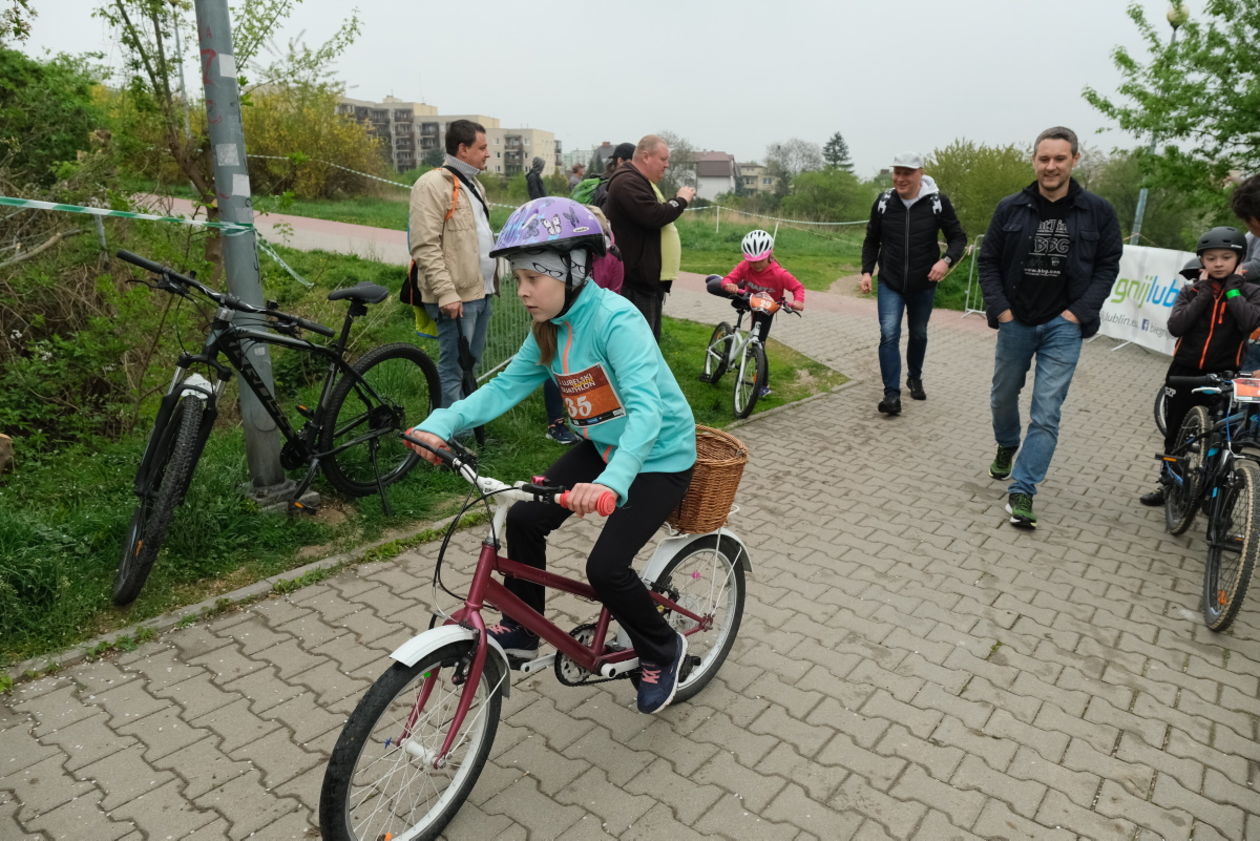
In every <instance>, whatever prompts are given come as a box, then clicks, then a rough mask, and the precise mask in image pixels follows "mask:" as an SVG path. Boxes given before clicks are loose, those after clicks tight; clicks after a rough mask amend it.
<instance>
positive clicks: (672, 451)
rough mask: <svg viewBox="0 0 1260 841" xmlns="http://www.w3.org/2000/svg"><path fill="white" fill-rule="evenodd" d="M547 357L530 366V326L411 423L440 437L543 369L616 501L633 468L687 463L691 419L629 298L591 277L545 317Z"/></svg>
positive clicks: (673, 468) (480, 415)
mask: <svg viewBox="0 0 1260 841" xmlns="http://www.w3.org/2000/svg"><path fill="white" fill-rule="evenodd" d="M552 322H553V323H554V324H555V325H556V326H557V328H558V329H557V331H556V356H555V358H554V359H553V360H552V361H551V365H550V366H548V367H543V366H542V365H540V364H539V361H538V360H539V351H538V343H537V342H536V341H535V340H534V335H533V333H531V334H530V335H529V336H528V337H527V338H526V339H525V343H524V344H522V345H521V349H520V350H519V351H517V353H516V356H515V357H513V359H512V361H511V362H510V363H509V364H508V366H507V368H505V369H504V370H503V372H502V373H500V374H499V375H498V376H497V377H495V378H494V379H493V380H491V381H490V382H489V383H487V384H486V385H484V386H483V387H481V388H479V389H477V390H476V391H474V392H473V393H472V394H470V395H469V396H468V397H465V398H464V399H463V400H460V401H458V402H456V403H454V404H452V405H451V406H450V407H448V408H445V409H438V410H436V411H435V412H433V413H432V414H431V415H429V416H428V417H427V418H425V420H424V422H423V423H421V424H420V425H419V427H418V428H419V429H421V430H423V431H425V432H430V433H432V434H434V435H436V436H438V437H439V438H441V439H443V440H450V438H451V436H452V435H454V434H455V433H456V432H459V431H460V430H464V429H471V428H473V427H476V426H481V425H482V424H484V423H487V422H488V421H491V420H493V419H494V418H497V417H498V416H499V415H501V414H503V413H504V412H506V411H507V410H508V409H510V408H512V407H513V406H515V405H516V404H517V403H520V402H521V401H522V400H524V399H525V398H526V397H528V396H529V395H530V394H531V393H532V392H533V391H534V389H536V388H538V386H540V385H541V384H542V383H543V381H544V380H546V379H547V377H548V376H550V377H551V378H552V379H553V380H555V382H556V385H557V386H559V387H560V393H561V395H563V397H564V402H565V407H566V409H567V411H568V413H569V420H570V423H571V425H572V426H573V428H574V429H575V430H576V431H577V433H578V434H579V435H581V436H582V437H583V438H587V439H589V440H590V441H592V442H593V443H594V444H595V445H596V448H597V449H598V450H599V453H600V455H601V456H603V459H604V462H605V464H606V465H607V466H606V467H605V469H604V471H603V472H602V473H600V475H599V476H597V477H596V478H595V479H593V480H592V481H593V482H595V483H596V484H600V485H604V486H606V487H608V488H611V489H612V490H613V491H615V492H616V493H617V497H618V503H619V504H624V503H625V502H626V501H627V498H628V496H629V492H630V483H631V482H633V481H634V479H635V477H636V476H638V475H639V474H640V473H643V472H649V473H677V472H679V471H682V470H686V469H688V468H690V467H692V466H693V465H694V464H695V463H696V421H695V418H694V417H693V416H692V414H691V406H690V405H688V403H687V399H686V398H685V397H684V396H683V393H682V389H680V388H679V387H678V381H677V380H675V379H674V374H673V372H672V371H670V369H669V366H668V365H667V364H666V363H665V357H663V356H662V355H661V351H660V348H659V347H658V346H657V344H656V340H655V339H653V338H652V329H651V328H650V327H649V326H648V323H647V321H645V320H644V319H643V316H642V315H641V314H640V313H639V311H638V309H636V308H635V306H634V305H633V304H631V303H630V302H629V301H628V300H626V299H625V298H623V297H621V296H620V295H618V294H616V293H614V292H609V291H608V290H607V289H601V288H600V287H598V286H596V285H595V284H594V283H587V284H585V285H584V286H583V287H582V291H581V292H580V293H579V294H578V296H577V299H576V300H575V301H574V302H573V306H572V307H570V308H569V311H568V312H566V313H565V314H564V315H562V316H560V317H558V318H555V319H552Z"/></svg>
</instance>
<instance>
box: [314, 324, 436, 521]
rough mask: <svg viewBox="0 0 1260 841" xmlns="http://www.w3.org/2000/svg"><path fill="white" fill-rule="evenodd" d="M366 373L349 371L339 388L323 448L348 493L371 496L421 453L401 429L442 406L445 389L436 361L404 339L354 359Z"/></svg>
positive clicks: (328, 467) (328, 470) (335, 479)
mask: <svg viewBox="0 0 1260 841" xmlns="http://www.w3.org/2000/svg"><path fill="white" fill-rule="evenodd" d="M354 370H355V371H356V372H358V374H359V376H360V377H362V378H363V382H359V381H358V380H356V379H355V378H354V377H352V376H350V375H349V374H347V375H346V376H344V377H342V378H341V379H340V380H339V381H338V382H337V385H336V386H335V387H334V388H333V391H332V395H331V396H330V397H329V399H328V409H327V411H326V412H325V414H324V427H323V429H322V430H321V431H320V437H319V447H320V450H321V451H322V452H323V453H324V454H325V455H324V458H323V460H322V462H321V465H322V467H323V469H324V475H325V476H327V477H328V481H329V482H330V483H332V486H333V487H334V488H336V489H337V490H339V491H341V492H342V493H343V494H345V495H346V496H368V495H369V494H374V493H376V491H377V477H380V485H381V487H383V486H385V485H388V484H390V483H391V482H396V481H398V480H399V479H401V478H402V477H403V476H405V475H407V471H409V470H411V468H412V467H414V466H415V465H416V462H417V461H419V459H420V457H419V456H418V455H416V454H415V453H413V452H412V451H411V450H409V449H408V448H407V447H406V446H404V444H403V441H402V437H401V433H402V432H403V430H405V429H408V428H409V427H410V425H412V424H417V423H419V422H420V421H422V420H424V419H425V417H427V416H428V414H429V412H431V411H433V409H434V408H435V407H436V400H437V395H439V394H440V393H441V386H440V385H439V383H438V374H437V368H436V367H435V366H434V364H433V360H431V359H429V357H428V355H427V354H426V353H425V352H424V351H422V350H420V348H418V347H416V346H415V345H409V344H404V343H402V342H399V343H396V344H391V345H382V346H380V347H378V348H373V349H372V350H370V351H368V352H367V353H365V354H364V355H363V357H362V358H361V359H359V361H357V362H355V363H354Z"/></svg>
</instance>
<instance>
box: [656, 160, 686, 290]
mask: <svg viewBox="0 0 1260 841" xmlns="http://www.w3.org/2000/svg"><path fill="white" fill-rule="evenodd" d="M648 183H649V184H652V182H651V181H649V182H648ZM652 192H653V193H656V200H657V201H659V202H660V203H661V204H664V203H665V196H664V195H663V194H662V193H661V188H660V187H658V186H656V185H655V184H652ZM681 267H682V237H680V236H679V235H678V227H677V226H676V225H675V224H674V223H673V222H670V223H669V224H668V225H666V226H665V227H663V228H661V280H676V279H677V278H678V270H679V269H680V268H681Z"/></svg>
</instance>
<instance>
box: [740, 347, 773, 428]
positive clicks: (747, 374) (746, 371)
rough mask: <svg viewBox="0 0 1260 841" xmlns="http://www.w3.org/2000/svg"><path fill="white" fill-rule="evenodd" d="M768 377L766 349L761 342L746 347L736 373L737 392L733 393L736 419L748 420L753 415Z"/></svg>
mask: <svg viewBox="0 0 1260 841" xmlns="http://www.w3.org/2000/svg"><path fill="white" fill-rule="evenodd" d="M767 376H769V372H768V371H767V369H766V349H765V348H764V347H762V345H761V343H760V342H749V343H748V344H746V345H744V352H743V353H741V354H740V355H739V369H738V370H737V371H736V377H737V378H736V380H735V390H734V392H733V393H732V404H733V405H732V408H733V409H734V410H735V417H737V418H746V417H748V416H749V415H751V414H752V410H753V407H754V406H756V405H757V398H758V397H760V396H761V387H762V386H763V385H765V384H766V378H767Z"/></svg>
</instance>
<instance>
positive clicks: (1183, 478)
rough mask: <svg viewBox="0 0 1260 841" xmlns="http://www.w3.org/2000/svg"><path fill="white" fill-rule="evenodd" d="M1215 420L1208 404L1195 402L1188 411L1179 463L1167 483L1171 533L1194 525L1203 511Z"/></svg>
mask: <svg viewBox="0 0 1260 841" xmlns="http://www.w3.org/2000/svg"><path fill="white" fill-rule="evenodd" d="M1211 428H1212V420H1211V418H1210V417H1208V410H1207V407H1206V406H1194V407H1192V408H1191V409H1190V411H1189V412H1187V413H1186V419H1185V420H1184V421H1182V422H1181V431H1180V432H1178V433H1177V446H1175V447H1173V451H1172V454H1173V455H1175V456H1177V458H1178V461H1177V463H1176V464H1173V465H1169V466H1168V467H1165V468H1164V469H1165V470H1168V471H1169V476H1168V477H1167V484H1166V485H1165V487H1164V525H1165V526H1166V527H1167V529H1168V533H1169V534H1181V533H1182V532H1184V531H1185V530H1186V529H1188V528H1190V524H1191V523H1193V522H1194V516H1195V514H1197V513H1198V511H1199V495H1200V494H1201V492H1202V490H1203V469H1202V468H1203V442H1204V440H1205V439H1206V438H1207V434H1208V430H1209V429H1211Z"/></svg>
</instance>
